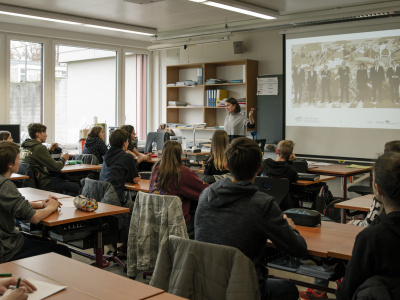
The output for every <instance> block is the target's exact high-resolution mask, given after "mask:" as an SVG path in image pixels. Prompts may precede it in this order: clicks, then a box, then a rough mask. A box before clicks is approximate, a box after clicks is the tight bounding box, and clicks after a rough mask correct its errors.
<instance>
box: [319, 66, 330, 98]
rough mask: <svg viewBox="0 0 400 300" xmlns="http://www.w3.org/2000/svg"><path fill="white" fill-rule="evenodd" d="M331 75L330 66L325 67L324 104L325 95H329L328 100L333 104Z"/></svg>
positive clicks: (323, 83)
mask: <svg viewBox="0 0 400 300" xmlns="http://www.w3.org/2000/svg"><path fill="white" fill-rule="evenodd" d="M331 75H332V74H331V71H330V70H328V66H327V65H324V69H323V70H322V71H321V90H322V102H325V94H327V95H328V100H329V102H331Z"/></svg>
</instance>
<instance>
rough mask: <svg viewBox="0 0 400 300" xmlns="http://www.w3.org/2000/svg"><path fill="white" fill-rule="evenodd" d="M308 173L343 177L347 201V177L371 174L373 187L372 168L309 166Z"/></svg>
mask: <svg viewBox="0 0 400 300" xmlns="http://www.w3.org/2000/svg"><path fill="white" fill-rule="evenodd" d="M308 172H310V173H315V174H320V175H329V176H336V177H343V200H346V199H347V177H349V176H352V175H355V174H362V173H368V172H369V173H370V184H371V186H372V167H369V168H366V169H359V168H347V167H346V166H345V165H340V164H334V165H329V166H316V167H313V166H312V165H311V166H309V168H308Z"/></svg>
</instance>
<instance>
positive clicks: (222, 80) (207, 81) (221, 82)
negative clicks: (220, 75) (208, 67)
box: [206, 78, 228, 84]
mask: <svg viewBox="0 0 400 300" xmlns="http://www.w3.org/2000/svg"><path fill="white" fill-rule="evenodd" d="M227 82H228V80H225V79H213V78H210V79H206V84H223V83H227Z"/></svg>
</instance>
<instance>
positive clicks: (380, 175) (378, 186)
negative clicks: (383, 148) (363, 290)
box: [336, 152, 400, 299]
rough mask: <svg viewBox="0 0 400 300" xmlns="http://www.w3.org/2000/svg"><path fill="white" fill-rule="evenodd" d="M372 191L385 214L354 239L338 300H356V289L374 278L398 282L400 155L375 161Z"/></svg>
mask: <svg viewBox="0 0 400 300" xmlns="http://www.w3.org/2000/svg"><path fill="white" fill-rule="evenodd" d="M373 187H374V194H375V197H376V198H377V199H378V200H379V201H380V202H382V203H383V205H384V206H385V210H386V214H383V215H381V216H380V223H379V224H376V225H372V226H369V227H367V228H365V229H364V230H363V231H361V232H360V233H359V234H358V235H357V238H356V241H355V244H354V248H353V253H352V257H351V259H350V261H349V263H348V264H347V267H346V273H345V276H344V280H343V281H342V283H341V284H340V285H339V288H338V290H337V291H336V297H337V299H355V298H353V296H354V294H355V292H356V290H357V288H358V287H359V286H360V285H362V284H363V283H364V282H365V281H366V280H367V279H368V278H370V277H372V276H374V275H380V276H383V277H385V278H387V279H389V280H390V279H394V278H400V268H399V266H400V255H399V253H398V251H399V249H400V153H396V152H386V153H384V154H383V155H382V156H380V157H379V158H378V159H377V161H376V163H375V167H374V182H373ZM396 287H398V286H396ZM370 288H371V289H372V290H373V289H374V288H373V287H370ZM372 290H371V293H372ZM396 299H397V298H396Z"/></svg>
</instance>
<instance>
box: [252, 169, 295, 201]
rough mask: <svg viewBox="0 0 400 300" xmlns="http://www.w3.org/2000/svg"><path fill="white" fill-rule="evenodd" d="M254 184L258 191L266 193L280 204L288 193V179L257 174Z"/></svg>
mask: <svg viewBox="0 0 400 300" xmlns="http://www.w3.org/2000/svg"><path fill="white" fill-rule="evenodd" d="M254 185H255V186H257V187H258V190H259V191H260V192H263V193H266V194H268V195H270V196H272V197H274V198H275V202H276V203H277V204H278V205H280V204H281V202H282V201H283V200H284V199H285V198H286V196H287V195H288V193H289V179H287V178H271V177H259V176H257V177H256V179H255V181H254Z"/></svg>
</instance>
